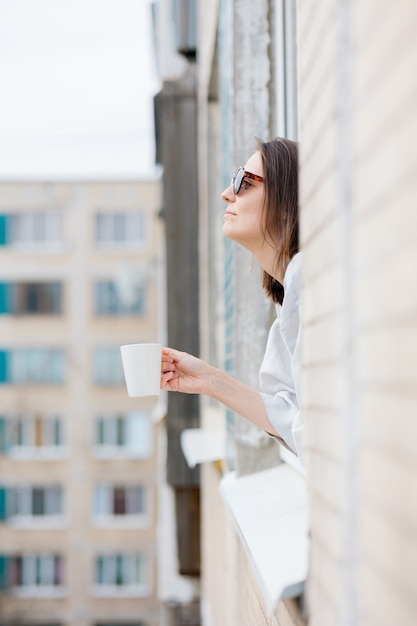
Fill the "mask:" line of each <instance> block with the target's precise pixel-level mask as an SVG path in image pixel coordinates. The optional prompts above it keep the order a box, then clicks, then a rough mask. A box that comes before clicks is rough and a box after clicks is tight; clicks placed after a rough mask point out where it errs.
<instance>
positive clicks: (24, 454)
mask: <svg viewBox="0 0 417 626" xmlns="http://www.w3.org/2000/svg"><path fill="white" fill-rule="evenodd" d="M6 419H7V424H8V429H13V428H18V427H19V428H21V429H22V432H23V438H22V441H23V443H22V445H15V444H14V443H13V439H12V434H11V433H10V435H9V437H8V439H9V440H10V441H11V444H10V448H9V449H8V455H9V456H11V457H13V459H15V460H22V461H26V460H28V459H36V460H39V461H42V460H45V461H48V460H50V461H53V460H56V459H62V458H64V457H66V456H67V455H68V452H69V450H68V446H67V443H66V428H65V427H66V420H65V419H64V417H63V416H61V415H57V414H48V413H47V414H41V415H34V414H31V413H20V414H12V415H8V416H6ZM37 420H40V421H41V427H42V431H43V432H42V436H43V444H42V445H41V446H37V445H36V441H35V426H36V421H37ZM55 422H58V423H59V429H60V431H61V437H60V440H61V443H60V444H59V445H56V444H55V443H54V442H53V441H54V438H55V436H54V430H55ZM19 423H20V426H19Z"/></svg>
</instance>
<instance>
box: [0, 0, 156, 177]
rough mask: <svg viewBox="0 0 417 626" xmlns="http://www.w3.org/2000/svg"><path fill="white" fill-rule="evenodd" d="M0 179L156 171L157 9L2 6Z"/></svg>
mask: <svg viewBox="0 0 417 626" xmlns="http://www.w3.org/2000/svg"><path fill="white" fill-rule="evenodd" d="M0 16H1V17H0V84H1V96H0V178H1V179H3V180H5V179H10V178H28V177H29V178H38V177H41V178H45V177H49V178H55V179H56V178H97V177H99V178H112V177H123V178H129V177H132V176H134V177H147V176H149V175H150V174H151V173H152V172H153V170H154V166H153V162H154V139H153V117H152V97H153V95H154V94H155V93H156V92H157V91H158V84H157V79H156V75H155V63H154V58H153V51H152V49H151V14H150V0H0Z"/></svg>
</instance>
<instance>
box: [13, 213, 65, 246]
mask: <svg viewBox="0 0 417 626" xmlns="http://www.w3.org/2000/svg"><path fill="white" fill-rule="evenodd" d="M5 221H6V225H5V227H4V230H5V233H6V235H5V238H6V239H7V243H10V244H13V245H17V246H37V245H44V244H57V243H58V244H60V243H62V241H63V238H62V232H63V230H62V213H61V212H60V211H33V212H31V213H15V214H12V215H8V216H5Z"/></svg>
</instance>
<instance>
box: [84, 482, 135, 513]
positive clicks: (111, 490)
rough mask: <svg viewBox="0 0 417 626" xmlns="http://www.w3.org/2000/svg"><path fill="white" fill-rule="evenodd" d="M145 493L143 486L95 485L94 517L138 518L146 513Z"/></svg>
mask: <svg viewBox="0 0 417 626" xmlns="http://www.w3.org/2000/svg"><path fill="white" fill-rule="evenodd" d="M145 499H146V491H145V488H144V487H143V485H128V486H121V485H119V486H115V485H104V484H102V485H97V487H96V489H95V494H94V516H95V517H98V518H100V517H108V516H114V517H119V516H123V517H125V516H140V515H145V513H146V503H145Z"/></svg>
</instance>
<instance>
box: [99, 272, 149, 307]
mask: <svg viewBox="0 0 417 626" xmlns="http://www.w3.org/2000/svg"><path fill="white" fill-rule="evenodd" d="M94 292H95V311H96V314H97V315H143V314H144V313H145V288H144V285H135V286H134V287H132V290H131V293H129V294H125V293H124V292H123V290H120V289H119V288H118V286H117V283H116V282H114V281H112V280H98V281H96V283H95V289H94Z"/></svg>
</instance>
